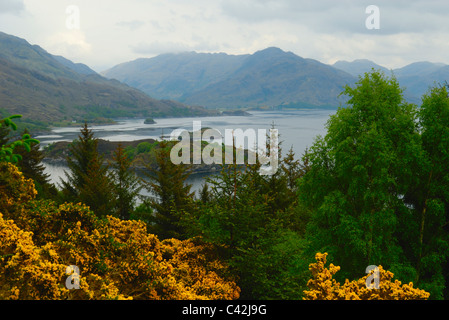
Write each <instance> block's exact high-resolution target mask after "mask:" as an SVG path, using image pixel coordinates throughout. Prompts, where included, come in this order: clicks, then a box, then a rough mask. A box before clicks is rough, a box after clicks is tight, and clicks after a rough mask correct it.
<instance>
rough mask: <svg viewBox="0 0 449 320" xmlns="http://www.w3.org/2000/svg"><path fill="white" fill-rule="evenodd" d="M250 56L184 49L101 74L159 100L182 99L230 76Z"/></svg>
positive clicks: (133, 62)
mask: <svg viewBox="0 0 449 320" xmlns="http://www.w3.org/2000/svg"><path fill="white" fill-rule="evenodd" d="M247 56H248V55H240V56H234V55H227V54H224V53H218V54H210V53H196V52H184V53H177V54H162V55H159V56H157V57H155V58H151V59H137V60H135V61H132V62H126V63H122V64H119V65H117V66H115V67H113V68H112V69H109V70H107V71H105V72H103V73H102V74H103V75H104V76H106V77H107V78H111V79H117V80H120V81H122V82H124V83H126V84H128V85H130V86H132V87H134V88H137V89H140V90H142V91H144V92H146V93H147V94H150V95H151V96H152V97H155V98H158V99H182V97H183V96H187V95H190V94H192V93H194V92H196V91H198V90H201V89H204V88H205V87H206V86H208V85H210V84H212V83H217V82H219V81H221V80H224V79H226V78H227V77H229V76H230V75H231V74H232V73H233V72H235V70H237V69H238V68H239V67H240V66H241V65H242V63H243V62H244V60H245V59H246V57H247Z"/></svg>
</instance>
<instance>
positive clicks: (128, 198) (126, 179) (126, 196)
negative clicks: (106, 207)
mask: <svg viewBox="0 0 449 320" xmlns="http://www.w3.org/2000/svg"><path fill="white" fill-rule="evenodd" d="M110 168H111V169H112V172H111V178H112V182H113V192H114V194H115V196H116V199H115V211H116V214H115V216H118V217H119V218H120V219H124V220H128V219H130V216H131V214H132V212H133V210H134V206H135V204H136V198H137V196H138V195H139V192H140V189H141V188H142V186H141V185H140V183H139V181H138V180H137V178H136V176H135V174H134V172H132V171H131V161H130V160H129V159H128V157H127V156H126V155H125V153H124V149H123V147H122V145H121V144H119V146H118V148H117V150H116V151H115V152H114V157H113V161H112V162H111V163H110Z"/></svg>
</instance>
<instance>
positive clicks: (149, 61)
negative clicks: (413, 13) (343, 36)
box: [101, 47, 449, 108]
mask: <svg viewBox="0 0 449 320" xmlns="http://www.w3.org/2000/svg"><path fill="white" fill-rule="evenodd" d="M217 58H219V59H217ZM264 59H265V60H264ZM260 61H262V62H260ZM257 63H259V65H258V67H259V70H256V68H251V66H252V65H253V66H254V65H257ZM220 65H221V66H220ZM270 66H271V67H270ZM276 69H277V70H276ZM372 69H375V70H380V71H382V72H384V73H385V74H386V75H388V76H390V75H394V76H395V77H396V78H397V79H398V82H399V84H400V86H401V87H403V88H404V96H405V98H406V99H407V100H408V101H409V102H412V103H420V101H421V97H422V95H423V94H424V93H426V92H427V91H428V89H429V88H430V87H431V86H434V85H435V84H438V83H444V81H446V80H448V79H449V71H448V70H446V69H447V65H446V64H442V63H431V62H416V63H411V64H409V65H407V66H404V67H402V68H397V69H393V70H392V69H388V68H386V67H384V66H381V65H379V64H377V63H375V62H373V61H371V60H368V59H356V60H354V61H351V62H349V61H344V60H340V61H337V62H336V63H334V64H332V65H329V64H324V63H321V62H320V61H318V60H314V59H310V58H302V57H300V56H298V55H296V54H295V53H292V52H285V51H283V50H282V49H280V48H276V47H269V48H266V49H263V50H259V51H257V52H255V53H253V54H244V55H228V54H226V53H196V52H194V51H193V52H192V51H190V52H182V53H168V54H163V55H159V56H156V57H153V58H139V59H136V60H133V61H128V62H124V63H121V64H119V65H117V66H115V67H112V68H110V69H108V70H105V71H103V72H102V73H101V74H102V75H104V76H105V77H107V78H110V79H118V80H120V81H122V82H124V83H126V84H128V85H130V86H133V87H136V88H139V89H140V90H142V91H144V92H146V93H147V94H149V95H153V96H156V97H158V98H170V99H174V100H177V101H180V102H182V103H186V104H194V105H201V106H205V107H208V108H248V107H249V108H254V107H255V108H257V107H282V106H291V107H294V106H297V107H304V106H311V107H323V106H334V107H336V106H339V105H341V104H342V103H345V101H346V99H345V98H344V97H339V94H340V93H341V92H342V91H343V87H344V86H345V85H353V84H354V83H355V82H356V81H357V79H358V77H359V76H361V75H363V74H364V73H365V72H369V71H371V70H372ZM133 70H138V72H135V71H133ZM245 70H246V71H245ZM195 72H196V74H195ZM282 72H283V73H282ZM276 84H277V85H276Z"/></svg>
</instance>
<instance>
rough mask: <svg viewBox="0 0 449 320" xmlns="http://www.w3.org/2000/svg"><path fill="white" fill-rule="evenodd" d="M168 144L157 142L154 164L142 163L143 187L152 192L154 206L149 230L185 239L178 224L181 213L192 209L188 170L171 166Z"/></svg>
mask: <svg viewBox="0 0 449 320" xmlns="http://www.w3.org/2000/svg"><path fill="white" fill-rule="evenodd" d="M170 146H171V145H170V143H169V142H167V141H161V142H160V143H159V146H158V149H156V150H155V154H156V166H155V167H153V166H151V165H150V164H147V165H146V169H147V170H146V172H145V175H146V178H147V179H146V180H144V181H143V185H144V187H145V189H146V190H147V191H148V192H149V193H150V194H151V195H152V197H151V199H150V200H149V201H150V204H151V207H152V208H153V209H154V213H153V217H152V218H151V222H152V224H151V226H150V231H151V232H152V233H154V234H156V235H158V236H159V237H160V238H162V239H167V238H177V239H182V238H185V231H184V230H183V229H184V228H183V227H182V226H181V225H180V217H181V215H183V214H185V213H188V212H190V211H191V210H192V206H193V202H194V201H193V196H194V193H193V192H191V191H190V189H191V187H192V186H191V185H189V184H187V183H186V179H187V178H188V177H189V175H190V174H189V172H188V171H187V168H186V166H184V165H175V164H173V163H172V161H171V159H170Z"/></svg>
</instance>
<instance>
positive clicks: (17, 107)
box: [0, 32, 214, 127]
mask: <svg viewBox="0 0 449 320" xmlns="http://www.w3.org/2000/svg"><path fill="white" fill-rule="evenodd" d="M0 114H1V115H2V116H5V115H10V114H22V115H23V118H22V119H23V121H29V122H30V123H34V124H36V125H38V126H41V127H46V126H48V125H50V124H52V125H53V124H55V123H58V122H61V121H62V122H66V123H71V122H72V121H84V120H86V121H96V122H98V121H100V122H104V121H106V122H108V121H110V120H108V119H112V118H117V117H153V118H158V117H176V116H198V115H212V114H214V113H213V112H211V111H209V110H206V109H204V108H200V107H195V106H193V107H192V106H187V105H185V104H182V103H180V102H176V101H169V100H158V99H154V98H152V97H150V96H148V95H147V94H145V93H144V92H142V91H140V90H138V89H135V88H133V87H131V86H128V85H126V84H124V83H121V82H119V81H117V80H111V79H107V78H105V77H103V76H101V75H100V74H98V73H96V72H95V71H93V70H92V69H90V68H89V67H88V66H87V65H84V64H78V63H73V62H72V61H70V60H68V59H66V58H64V57H61V56H55V55H52V54H50V53H48V52H47V51H45V50H44V49H42V48H41V47H40V46H38V45H31V44H29V43H28V42H27V41H26V40H25V39H21V38H19V37H16V36H12V35H8V34H6V33H3V32H0ZM21 121H22V120H21Z"/></svg>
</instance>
